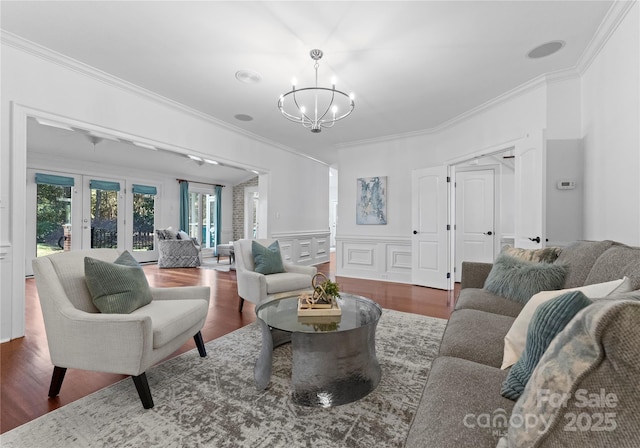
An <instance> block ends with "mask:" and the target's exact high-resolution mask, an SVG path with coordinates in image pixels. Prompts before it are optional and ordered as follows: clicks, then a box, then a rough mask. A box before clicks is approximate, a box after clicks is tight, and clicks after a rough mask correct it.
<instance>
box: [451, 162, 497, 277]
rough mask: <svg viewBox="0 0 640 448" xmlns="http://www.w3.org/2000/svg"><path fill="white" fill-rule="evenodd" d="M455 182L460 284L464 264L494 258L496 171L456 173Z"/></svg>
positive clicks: (456, 274)
mask: <svg viewBox="0 0 640 448" xmlns="http://www.w3.org/2000/svg"><path fill="white" fill-rule="evenodd" d="M455 180H456V184H455V192H456V201H455V203H456V214H455V223H456V227H455V239H456V244H455V251H456V270H455V280H456V281H457V282H459V281H460V275H461V272H462V262H463V261H477V262H486V263H491V262H493V259H494V248H495V236H496V234H495V171H494V170H493V169H478V170H473V171H457V172H456V176H455Z"/></svg>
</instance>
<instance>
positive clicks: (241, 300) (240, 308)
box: [238, 297, 244, 313]
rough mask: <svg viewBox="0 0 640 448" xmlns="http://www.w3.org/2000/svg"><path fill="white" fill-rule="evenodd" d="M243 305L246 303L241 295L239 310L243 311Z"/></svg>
mask: <svg viewBox="0 0 640 448" xmlns="http://www.w3.org/2000/svg"><path fill="white" fill-rule="evenodd" d="M242 305H244V299H243V298H242V297H240V305H239V306H238V312H240V313H242Z"/></svg>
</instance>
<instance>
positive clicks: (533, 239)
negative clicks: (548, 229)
mask: <svg viewBox="0 0 640 448" xmlns="http://www.w3.org/2000/svg"><path fill="white" fill-rule="evenodd" d="M529 240H531V241H535V242H536V243H538V244H540V237H539V236H537V237H535V238H529Z"/></svg>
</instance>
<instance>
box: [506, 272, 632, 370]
mask: <svg viewBox="0 0 640 448" xmlns="http://www.w3.org/2000/svg"><path fill="white" fill-rule="evenodd" d="M629 284H630V281H629V279H628V278H627V277H625V278H623V279H619V280H614V281H612V282H605V283H598V284H596V285H588V286H582V287H580V288H572V289H561V290H558V291H541V292H539V293H538V294H536V295H534V296H533V297H531V299H530V300H529V301H528V302H527V304H526V305H525V306H524V308H523V309H522V311H521V312H520V314H518V317H516V320H515V321H514V322H513V325H512V326H511V328H510V329H509V331H508V333H507V335H506V336H505V337H504V357H503V359H502V367H501V368H502V369H506V368H507V367H510V366H512V365H513V364H515V363H516V361H518V359H519V358H520V356H521V355H522V352H523V350H524V347H525V345H526V341H527V331H528V329H529V323H530V322H531V319H532V317H533V314H534V313H535V311H536V309H537V308H538V307H540V306H542V304H544V303H546V302H548V301H551V300H555V299H556V298H558V297H560V296H561V295H563V294H566V293H568V292H571V291H580V292H582V293H583V294H584V295H586V296H587V297H589V298H598V297H606V296H608V295H610V294H618V293H624V292H627V291H629Z"/></svg>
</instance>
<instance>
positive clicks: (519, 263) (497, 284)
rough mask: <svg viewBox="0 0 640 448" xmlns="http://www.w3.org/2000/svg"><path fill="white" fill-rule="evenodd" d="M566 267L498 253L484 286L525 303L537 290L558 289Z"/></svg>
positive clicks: (562, 280)
mask: <svg viewBox="0 0 640 448" xmlns="http://www.w3.org/2000/svg"><path fill="white" fill-rule="evenodd" d="M566 273H567V267H566V266H564V265H562V264H550V263H532V262H528V261H523V260H519V259H517V258H513V257H510V256H508V255H498V258H496V261H495V262H494V263H493V267H492V268H491V272H489V276H488V277H487V280H486V282H485V284H484V288H485V289H487V290H489V291H491V292H493V293H495V294H498V295H500V296H503V297H506V298H508V299H513V300H515V301H516V302H520V303H526V302H527V300H529V299H530V298H531V296H533V295H534V294H536V293H538V292H540V291H551V290H553V289H560V288H562V285H563V284H564V279H565V276H566Z"/></svg>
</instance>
